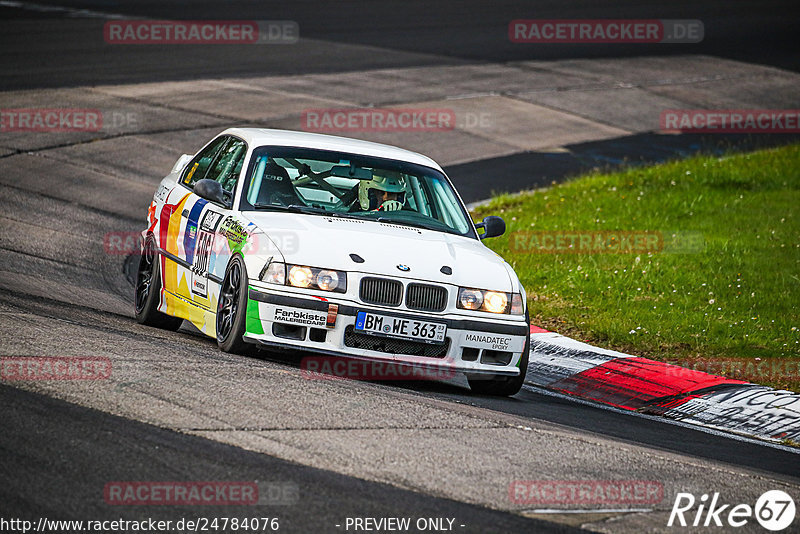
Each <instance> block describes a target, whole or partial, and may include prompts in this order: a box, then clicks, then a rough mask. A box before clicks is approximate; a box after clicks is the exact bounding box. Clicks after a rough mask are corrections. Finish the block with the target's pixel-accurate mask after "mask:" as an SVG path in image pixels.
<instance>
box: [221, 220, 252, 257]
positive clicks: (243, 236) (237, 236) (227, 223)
mask: <svg viewBox="0 0 800 534" xmlns="http://www.w3.org/2000/svg"><path fill="white" fill-rule="evenodd" d="M219 233H220V234H222V235H223V236H225V237H226V238H227V239H228V243H230V245H231V250H234V249H235V250H241V248H242V246H243V245H244V243H245V241H247V235H248V234H247V230H245V229H244V226H242V223H240V222H239V221H237V220H236V218H234V217H233V216H228V217H227V218H226V219H225V220H224V221H223V222H222V226H220V228H219Z"/></svg>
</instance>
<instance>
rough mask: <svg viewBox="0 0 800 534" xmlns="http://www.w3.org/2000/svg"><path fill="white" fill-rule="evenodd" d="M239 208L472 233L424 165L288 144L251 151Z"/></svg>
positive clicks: (443, 183) (443, 182)
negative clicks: (368, 220) (287, 145)
mask: <svg viewBox="0 0 800 534" xmlns="http://www.w3.org/2000/svg"><path fill="white" fill-rule="evenodd" d="M247 172H248V176H247V180H246V182H245V189H244V191H243V194H242V201H241V203H240V207H241V209H242V210H267V211H270V210H271V211H294V212H302V213H311V214H322V215H332V216H340V217H353V218H359V219H370V220H375V221H380V222H389V223H395V224H401V225H406V226H413V227H418V228H426V229H429V230H435V231H439V232H448V233H453V234H457V235H463V236H469V237H473V238H474V237H475V234H474V231H473V229H472V225H471V224H470V222H469V219H468V216H467V213H466V211H465V210H464V208H463V207H462V205H461V203H460V202H459V200H458V198H457V197H456V194H455V192H454V191H453V188H452V187H451V185H450V183H449V182H448V180H447V178H445V176H444V175H443V174H442V173H441V172H440V171H437V170H435V169H431V168H429V167H424V166H421V165H416V164H413V163H408V162H404V161H397V160H388V159H382V158H373V157H367V156H359V155H354V154H346V153H339V152H330V151H325V150H314V149H305V148H287V147H259V148H257V149H255V150H254V151H253V157H252V159H251V161H250V165H249V168H248V171H247Z"/></svg>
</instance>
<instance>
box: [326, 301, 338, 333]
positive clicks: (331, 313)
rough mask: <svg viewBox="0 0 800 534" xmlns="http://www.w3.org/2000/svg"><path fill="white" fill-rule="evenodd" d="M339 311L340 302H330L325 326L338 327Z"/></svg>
mask: <svg viewBox="0 0 800 534" xmlns="http://www.w3.org/2000/svg"><path fill="white" fill-rule="evenodd" d="M338 313H339V305H338V304H328V317H327V319H326V320H325V328H336V317H337V315H338Z"/></svg>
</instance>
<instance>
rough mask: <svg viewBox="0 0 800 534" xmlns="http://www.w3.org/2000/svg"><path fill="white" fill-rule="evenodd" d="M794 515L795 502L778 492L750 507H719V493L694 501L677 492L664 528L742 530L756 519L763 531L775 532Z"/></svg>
mask: <svg viewBox="0 0 800 534" xmlns="http://www.w3.org/2000/svg"><path fill="white" fill-rule="evenodd" d="M695 507H696V508H695ZM794 516H795V504H794V500H793V499H792V498H791V497H790V496H789V494H788V493H786V492H784V491H781V490H770V491H767V492H765V493H764V494H762V495H761V496H760V497H759V498H758V500H757V501H756V504H755V506H753V507H751V506H750V505H749V504H737V505H731V504H722V503H721V502H720V500H719V493H714V495H713V496H711V499H710V500H709V495H707V494H703V495H702V496H701V497H700V499H695V496H694V495H692V494H691V493H678V495H676V496H675V503H674V504H673V505H672V512H670V514H669V521H667V526H668V527H671V526H681V527H686V526H693V527H699V526H703V527H722V526H728V527H743V526H745V525H747V524H748V523H749V522H750V521H751V520H752V519H753V518H755V520H756V521H758V523H759V524H760V525H761V526H762V527H764V528H765V529H767V530H771V531H773V532H778V531H781V530H784V529H786V528H787V527H789V525H791V524H792V523H793V522H794Z"/></svg>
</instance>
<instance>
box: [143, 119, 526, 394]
mask: <svg viewBox="0 0 800 534" xmlns="http://www.w3.org/2000/svg"><path fill="white" fill-rule="evenodd" d="M478 229H482V231H483V233H482V234H479V233H478ZM503 232H505V223H504V222H503V220H502V219H500V218H499V217H487V218H485V219H484V220H483V222H481V223H479V224H477V225H476V224H473V222H472V220H471V219H470V217H469V215H468V212H467V210H466V208H465V206H464V203H463V202H462V201H461V198H460V197H459V196H458V194H457V193H456V191H455V190H454V188H453V185H452V184H451V183H450V180H449V179H448V178H447V176H445V174H444V171H442V169H441V168H440V167H439V165H437V164H436V163H435V162H434V161H433V160H431V159H429V158H427V157H425V156H422V155H420V154H417V153H414V152H409V151H407V150H402V149H400V148H396V147H392V146H387V145H381V144H376V143H370V142H365V141H358V140H354V139H346V138H342V137H334V136H329V135H320V134H311V133H301V132H292V131H282V130H267V129H256V128H233V129H229V130H226V131H224V132H222V133H221V134H220V135H218V136H217V137H216V138H214V139H213V140H212V141H211V142H210V143H208V144H207V145H206V146H205V147H203V148H202V150H200V151H199V152H198V153H197V154H196V155H194V156H190V155H183V156H181V157H180V159H178V161H177V163H176V164H175V166H174V167H173V169H172V172H170V173H169V175H167V177H166V178H164V179H163V180H162V182H161V184H160V185H159V187H158V190H157V191H156V193H155V195H154V197H153V201H152V203H151V205H150V209H149V210H148V218H147V229H146V230H145V231H144V232H143V233H142V237H143V241H142V251H141V261H140V265H139V269H138V272H137V281H136V295H135V308H136V318H137V320H138V321H139V322H140V323H143V324H147V325H151V326H157V327H161V328H170V329H177V328H178V327H179V326H180V325H181V323H182V321H183V320H184V319H185V320H188V321H190V322H191V323H192V324H194V325H195V326H196V327H197V328H198V329H200V331H202V332H203V333H205V334H206V335H208V336H211V337H215V338H216V340H217V343H218V345H219V347H220V348H221V349H222V350H223V351H226V352H239V351H241V350H242V349H244V348H245V346H246V344H248V343H252V344H258V345H263V346H264V347H265V348H270V347H273V348H284V349H285V348H294V349H303V350H307V351H313V352H316V353H320V354H323V355H331V356H344V357H348V358H359V359H366V360H370V361H381V362H393V363H396V364H401V365H404V366H405V365H410V366H416V367H422V366H424V367H426V368H428V369H430V368H436V369H442V370H446V371H450V372H457V373H464V374H465V375H466V376H467V378H468V380H469V383H470V386H471V388H472V389H473V390H474V391H476V392H479V393H485V394H494V395H513V394H515V393H516V392H517V391H519V389H520V387H521V386H522V382H523V380H524V378H525V372H526V369H527V364H528V350H529V344H528V334H529V320H528V316H527V310H526V299H525V290H524V288H523V287H522V285H521V284H520V282H519V279H518V278H517V275H516V274H515V273H514V271H513V269H512V268H511V266H510V265H508V263H506V262H505V261H504V260H503V259H502V258H500V257H499V256H498V255H497V254H495V253H494V252H492V251H491V250H489V249H488V248H487V247H486V246H484V244H483V243H482V242H481V240H482V239H484V238H488V237H494V236H498V235H501V234H503Z"/></svg>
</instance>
